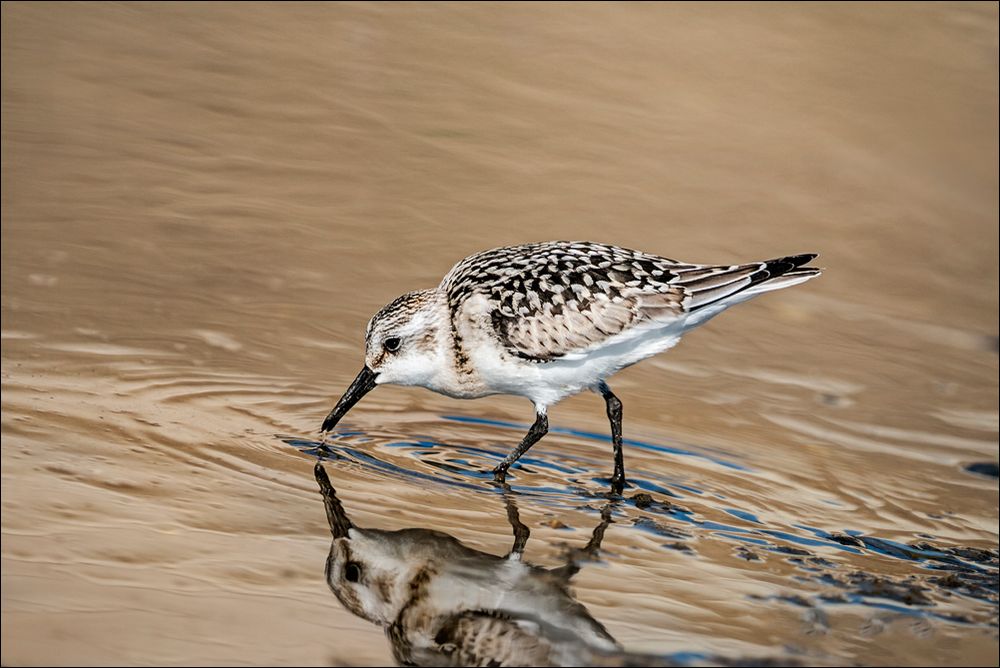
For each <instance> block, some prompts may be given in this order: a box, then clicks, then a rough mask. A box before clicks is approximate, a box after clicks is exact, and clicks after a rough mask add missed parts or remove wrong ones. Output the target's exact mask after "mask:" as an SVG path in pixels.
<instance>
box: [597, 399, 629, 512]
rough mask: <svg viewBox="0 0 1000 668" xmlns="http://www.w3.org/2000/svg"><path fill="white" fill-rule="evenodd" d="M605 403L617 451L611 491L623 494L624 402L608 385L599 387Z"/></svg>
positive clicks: (612, 438) (612, 442) (613, 442)
mask: <svg viewBox="0 0 1000 668" xmlns="http://www.w3.org/2000/svg"><path fill="white" fill-rule="evenodd" d="M598 390H600V392H601V396H602V397H604V403H605V404H606V405H607V408H608V421H609V422H611V444H612V446H613V447H614V451H615V472H614V473H613V474H612V475H611V491H612V492H613V493H615V494H621V493H622V491H623V490H624V489H625V457H624V455H623V454H622V402H621V400H620V399H619V398H618V397H616V396H615V393H614V392H612V391H611V388H610V387H608V385H607V383H604V382H602V383H601V384H600V385H599V386H598Z"/></svg>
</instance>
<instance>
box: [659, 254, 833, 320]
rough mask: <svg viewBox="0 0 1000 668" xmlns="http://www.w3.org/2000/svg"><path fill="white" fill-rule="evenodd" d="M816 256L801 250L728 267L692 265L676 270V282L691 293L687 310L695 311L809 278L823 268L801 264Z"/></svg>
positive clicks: (727, 303) (818, 273) (739, 299)
mask: <svg viewBox="0 0 1000 668" xmlns="http://www.w3.org/2000/svg"><path fill="white" fill-rule="evenodd" d="M815 258H816V254H815V253H804V254H802V255H789V256H787V257H779V258H775V259H773V260H764V261H763V262H750V263H748V264H740V265H733V266H728V267H725V266H704V265H702V266H692V267H691V268H690V269H683V270H680V271H679V272H678V273H679V274H680V277H679V279H678V281H677V283H678V284H679V285H682V286H684V288H686V289H687V291H688V292H689V293H690V295H691V301H690V302H689V304H688V312H694V311H697V310H700V309H703V308H705V307H706V306H712V305H721V303H723V302H724V303H726V305H729V304H732V303H735V302H738V301H743V300H745V299H749V298H751V297H755V296H757V295H759V294H762V293H764V292H770V291H771V290H780V289H782V288H787V287H791V286H793V285H797V284H799V283H802V282H804V281H808V280H809V279H810V278H814V277H816V276H819V275H820V273H821V272H822V270H821V269H819V268H818V267H806V266H803V265H806V264H808V263H809V262H811V261H812V260H813V259H815Z"/></svg>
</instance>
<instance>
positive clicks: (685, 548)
mask: <svg viewBox="0 0 1000 668" xmlns="http://www.w3.org/2000/svg"><path fill="white" fill-rule="evenodd" d="M663 547H668V548H670V549H671V550H678V551H679V552H690V553H693V552H694V549H693V548H692V547H691V546H690V545H688V544H687V543H680V542H674V543H664V544H663Z"/></svg>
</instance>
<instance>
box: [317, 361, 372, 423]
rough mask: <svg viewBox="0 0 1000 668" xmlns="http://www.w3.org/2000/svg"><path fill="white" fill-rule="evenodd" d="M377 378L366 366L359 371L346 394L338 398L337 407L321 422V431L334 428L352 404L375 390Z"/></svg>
mask: <svg viewBox="0 0 1000 668" xmlns="http://www.w3.org/2000/svg"><path fill="white" fill-rule="evenodd" d="M377 377H378V374H377V373H375V372H374V371H372V370H371V369H369V368H368V367H367V366H366V367H365V368H363V369H361V373H359V374H358V377H357V378H355V379H354V382H353V383H351V386H350V387H349V388H347V392H344V396H342V397H341V398H340V401H338V402H337V405H336V406H334V407H333V410H332V411H330V414H329V415H327V416H326V419H325V420H323V427H322V429H321V431H330V430H331V429H333V428H334V427H336V426H337V423H338V422H340V418H342V417H344V416H345V415H347V411H349V410H351V408H352V407H353V406H354V404H356V403H358V402H359V401H361V397H363V396H365V395H366V394H368V393H369V392H371V391H372V390H373V389H375V379H376V378H377Z"/></svg>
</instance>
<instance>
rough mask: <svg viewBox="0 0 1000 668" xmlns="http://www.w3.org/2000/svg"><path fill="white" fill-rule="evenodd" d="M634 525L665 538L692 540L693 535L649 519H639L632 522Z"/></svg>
mask: <svg viewBox="0 0 1000 668" xmlns="http://www.w3.org/2000/svg"><path fill="white" fill-rule="evenodd" d="M632 524H634V525H635V526H636V528H639V529H645V530H646V531H652V532H653V533H655V534H657V535H659V536H663V537H665V538H679V539H685V538H690V537H691V534H689V533H687V532H686V531H681V530H680V529H675V528H673V527H669V526H667V525H666V524H663V523H662V522H657V521H656V520H651V519H649V518H648V517H639V518H636V519H634V520H632Z"/></svg>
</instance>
